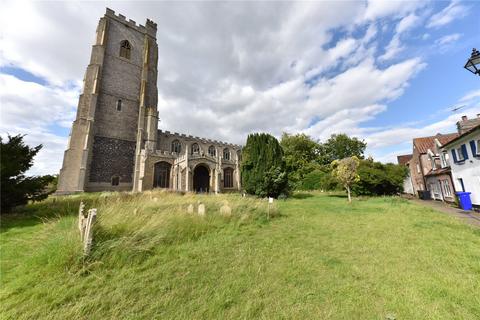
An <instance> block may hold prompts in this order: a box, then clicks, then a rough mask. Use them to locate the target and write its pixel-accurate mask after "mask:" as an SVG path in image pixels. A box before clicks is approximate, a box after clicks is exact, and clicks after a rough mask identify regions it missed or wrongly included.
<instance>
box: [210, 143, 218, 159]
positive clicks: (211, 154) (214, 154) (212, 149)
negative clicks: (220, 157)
mask: <svg viewBox="0 0 480 320" xmlns="http://www.w3.org/2000/svg"><path fill="white" fill-rule="evenodd" d="M208 155H209V156H211V157H215V156H216V155H217V150H216V149H215V147H214V146H210V147H208Z"/></svg>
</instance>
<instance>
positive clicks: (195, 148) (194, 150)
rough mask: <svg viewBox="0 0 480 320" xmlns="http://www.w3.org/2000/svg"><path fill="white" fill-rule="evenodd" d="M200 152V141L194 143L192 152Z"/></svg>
mask: <svg viewBox="0 0 480 320" xmlns="http://www.w3.org/2000/svg"><path fill="white" fill-rule="evenodd" d="M199 153H200V146H199V145H198V143H194V144H192V154H199Z"/></svg>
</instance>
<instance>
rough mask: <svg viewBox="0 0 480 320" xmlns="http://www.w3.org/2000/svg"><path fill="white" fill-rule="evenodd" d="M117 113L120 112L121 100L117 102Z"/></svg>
mask: <svg viewBox="0 0 480 320" xmlns="http://www.w3.org/2000/svg"><path fill="white" fill-rule="evenodd" d="M117 111H122V100H117Z"/></svg>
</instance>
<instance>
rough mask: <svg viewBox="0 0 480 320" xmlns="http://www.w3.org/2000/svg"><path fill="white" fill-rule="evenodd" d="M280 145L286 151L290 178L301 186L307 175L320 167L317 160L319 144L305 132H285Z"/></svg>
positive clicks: (285, 155)
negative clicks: (316, 162) (293, 133)
mask: <svg viewBox="0 0 480 320" xmlns="http://www.w3.org/2000/svg"><path fill="white" fill-rule="evenodd" d="M280 145H281V146H282V149H283V153H284V159H285V165H286V169H287V172H288V180H289V181H291V182H292V183H293V184H294V185H295V187H299V185H300V184H301V181H302V180H303V178H304V177H305V175H306V174H308V173H309V172H312V171H313V170H315V169H317V168H318V165H315V160H316V159H317V157H318V152H319V150H318V149H319V144H318V142H316V141H314V140H312V138H310V137H309V136H307V135H306V134H303V133H301V134H295V135H290V134H288V133H283V135H282V140H281V141H280Z"/></svg>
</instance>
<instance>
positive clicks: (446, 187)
mask: <svg viewBox="0 0 480 320" xmlns="http://www.w3.org/2000/svg"><path fill="white" fill-rule="evenodd" d="M440 184H441V185H442V187H443V194H444V195H445V196H446V197H451V196H452V189H451V188H450V183H449V182H448V180H440Z"/></svg>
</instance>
